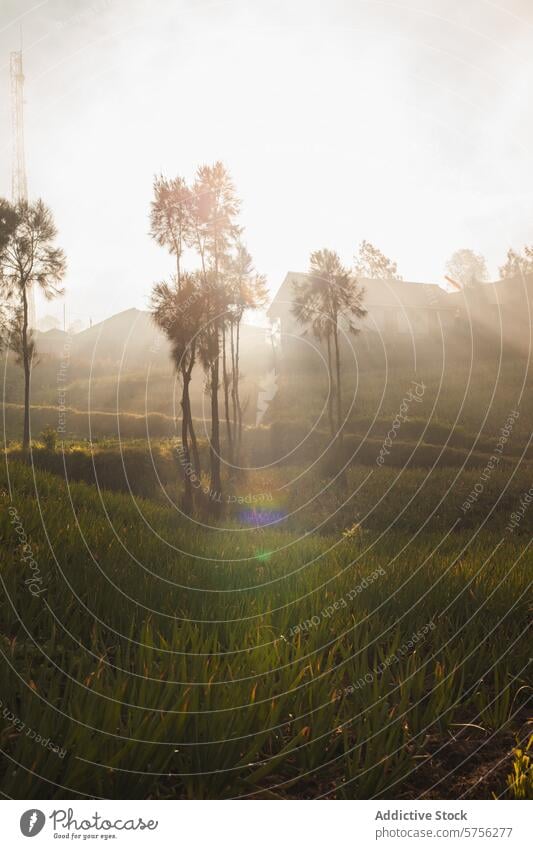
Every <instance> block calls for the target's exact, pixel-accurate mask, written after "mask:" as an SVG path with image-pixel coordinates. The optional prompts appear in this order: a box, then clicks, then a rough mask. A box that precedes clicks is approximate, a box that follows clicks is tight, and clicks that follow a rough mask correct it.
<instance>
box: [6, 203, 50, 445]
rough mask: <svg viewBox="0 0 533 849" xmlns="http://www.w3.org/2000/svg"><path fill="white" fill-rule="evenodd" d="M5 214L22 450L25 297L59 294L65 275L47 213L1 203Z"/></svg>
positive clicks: (27, 384)
mask: <svg viewBox="0 0 533 849" xmlns="http://www.w3.org/2000/svg"><path fill="white" fill-rule="evenodd" d="M3 208H4V216H5V215H6V214H7V215H8V217H10V218H11V221H14V219H15V218H16V226H14V227H13V228H12V230H11V232H10V233H9V234H8V235H7V238H6V237H4V239H3V242H4V244H3V246H2V247H1V249H0V282H1V284H2V287H3V289H4V292H5V294H6V296H7V298H8V299H9V300H10V301H11V302H12V304H13V307H14V309H13V319H12V323H11V334H10V344H11V346H12V347H13V348H14V350H15V352H16V354H17V356H18V359H19V362H20V363H21V365H22V367H23V369H24V429H23V436H22V446H23V449H24V450H27V449H28V448H29V444H30V395H31V367H32V359H33V356H34V353H35V343H34V339H33V333H32V328H30V326H29V305H28V297H29V292H30V289H31V288H32V287H37V288H38V289H39V290H40V291H41V292H42V294H43V295H44V297H45V298H46V299H47V300H52V299H53V298H55V297H57V296H58V295H61V294H63V289H62V287H61V283H62V280H63V278H64V276H65V273H66V259H65V254H64V253H63V251H62V250H61V248H58V247H56V246H55V245H54V244H53V242H54V241H55V239H56V237H57V229H56V226H55V224H54V219H53V216H52V213H51V211H50V210H49V209H48V207H47V206H45V204H44V203H43V201H42V200H38V201H36V202H35V203H27V202H25V201H24V202H21V203H19V204H16V205H15V206H14V207H12V209H11V211H10V210H9V208H8V207H7V206H6V202H5V201H4V203H3Z"/></svg>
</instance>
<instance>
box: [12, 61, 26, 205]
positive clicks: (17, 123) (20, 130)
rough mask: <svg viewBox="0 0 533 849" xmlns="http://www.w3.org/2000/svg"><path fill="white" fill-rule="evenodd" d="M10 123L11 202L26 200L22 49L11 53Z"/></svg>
mask: <svg viewBox="0 0 533 849" xmlns="http://www.w3.org/2000/svg"><path fill="white" fill-rule="evenodd" d="M10 69H11V125H12V128H13V173H12V177H11V198H12V200H13V203H21V202H23V201H27V200H28V180H27V177H26V157H25V155H24V72H23V70H22V50H17V51H16V52H14V53H12V54H11V61H10Z"/></svg>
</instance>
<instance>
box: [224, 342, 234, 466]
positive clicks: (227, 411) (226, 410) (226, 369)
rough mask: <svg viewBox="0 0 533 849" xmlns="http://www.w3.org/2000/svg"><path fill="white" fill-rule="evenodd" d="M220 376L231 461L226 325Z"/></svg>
mask: <svg viewBox="0 0 533 849" xmlns="http://www.w3.org/2000/svg"><path fill="white" fill-rule="evenodd" d="M222 376H223V381H224V414H225V417H226V432H227V434H228V454H229V459H230V463H233V435H232V432H231V421H230V410H229V376H228V364H227V361H226V327H225V325H224V326H223V327H222Z"/></svg>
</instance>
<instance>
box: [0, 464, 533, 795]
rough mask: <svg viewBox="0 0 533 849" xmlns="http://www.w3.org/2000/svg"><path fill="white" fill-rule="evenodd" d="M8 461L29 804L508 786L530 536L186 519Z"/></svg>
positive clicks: (13, 787) (13, 640) (18, 790)
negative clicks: (208, 523) (313, 528)
mask: <svg viewBox="0 0 533 849" xmlns="http://www.w3.org/2000/svg"><path fill="white" fill-rule="evenodd" d="M7 468H8V472H9V475H8V476H7V475H6V472H5V470H4V472H3V474H2V480H1V483H0V485H1V486H2V510H1V513H0V515H1V535H2V543H3V545H2V571H1V576H2V584H3V590H4V593H3V596H2V616H1V622H2V635H1V641H2V652H3V655H4V659H5V661H6V663H4V664H3V665H2V676H3V681H2V691H3V693H6V694H9V695H8V696H7V697H6V700H5V703H4V704H3V705H2V711H3V713H2V716H3V720H2V726H1V735H2V747H3V749H4V751H5V753H6V755H7V758H6V759H5V761H4V773H3V775H2V782H1V783H2V790H3V792H4V793H6V794H7V795H12V796H15V797H17V798H21V797H24V798H40V797H70V796H84V795H89V796H105V797H114V798H119V797H123V798H141V797H145V796H152V797H158V798H159V797H161V798H175V797H187V798H203V797H211V798H219V797H228V796H246V797H248V796H260V797H265V796H266V797H281V798H292V797H298V798H301V797H310V796H313V797H314V796H317V795H323V794H324V795H328V796H334V797H337V798H353V797H363V798H369V797H372V796H383V797H387V798H403V797H410V796H418V795H420V794H421V793H423V792H425V793H427V795H428V796H437V797H441V798H442V797H445V796H447V795H449V796H451V797H454V796H455V797H456V796H457V795H459V793H461V792H466V793H468V792H471V793H472V794H473V795H478V796H485V795H490V793H491V792H496V793H501V792H503V791H505V788H506V781H505V776H506V775H507V773H508V772H510V768H511V765H510V761H511V758H512V756H511V749H512V746H513V743H514V740H515V734H516V733H519V732H520V731H521V729H522V728H523V723H524V720H525V716H526V715H525V714H524V711H523V706H524V703H525V701H526V699H527V690H526V689H525V688H524V684H525V682H526V679H527V666H528V660H529V656H530V644H529V640H528V637H527V626H528V606H527V589H528V586H529V583H530V573H531V553H530V549H529V548H528V547H527V546H525V545H524V538H523V537H521V536H520V535H518V534H507V535H502V533H501V532H494V531H492V530H490V528H489V529H487V527H485V528H484V533H483V534H476V533H472V532H471V531H465V530H461V528H460V527H458V528H456V529H455V530H454V532H453V533H448V534H442V533H439V534H434V533H425V534H424V535H423V536H420V535H417V534H410V533H408V532H407V531H406V530H405V529H404V530H399V529H397V528H396V527H394V525H393V524H391V526H390V527H389V528H388V532H387V533H386V535H382V534H380V533H379V532H378V531H377V530H374V529H372V527H369V528H368V529H366V531H364V532H360V530H359V529H358V528H354V529H352V531H351V532H349V533H344V534H343V533H341V532H335V533H333V532H332V533H330V534H329V535H328V534H325V533H323V534H314V535H313V536H308V535H307V536H306V535H305V534H302V533H296V534H295V533H287V532H285V531H284V530H276V528H275V527H270V528H261V527H259V528H257V527H254V528H249V527H247V526H246V523H243V522H241V523H239V522H238V521H237V519H235V518H234V519H231V518H230V519H229V520H228V530H227V531H224V530H221V529H220V528H217V529H209V528H206V527H203V526H202V525H201V524H194V523H191V522H188V524H187V526H185V525H184V523H183V521H182V520H181V518H180V516H179V514H178V513H177V511H176V510H173V509H171V508H170V507H165V506H162V505H161V504H156V503H154V502H153V501H149V500H143V499H140V498H137V499H135V500H133V499H132V498H131V497H130V496H126V495H123V494H120V493H110V492H109V491H107V490H101V491H97V490H96V489H95V488H94V487H91V486H88V485H87V484H84V483H72V482H70V483H69V485H68V486H67V484H66V483H65V482H64V481H62V480H61V479H60V478H59V476H57V475H51V474H48V473H44V472H41V471H39V470H34V469H32V468H31V467H28V466H25V465H24V464H21V463H17V462H13V460H11V461H10V462H9V464H8V467H7ZM381 471H382V472H383V474H384V475H389V474H392V471H391V470H381ZM384 482H385V479H384V478H382V479H381V483H382V484H383V483H384ZM436 486H437V485H436ZM328 510H329V512H331V507H328ZM381 515H382V516H383V514H381ZM382 521H386V519H385V520H383V519H382ZM363 527H364V523H363ZM239 528H241V530H238V529H239ZM21 534H23V535H24V536H22V535H21ZM25 546H26V547H25ZM28 546H29V548H28ZM29 732H31V733H29ZM37 734H38V735H39V741H37V740H36V735H37ZM43 741H44V742H43ZM452 771H453V773H452Z"/></svg>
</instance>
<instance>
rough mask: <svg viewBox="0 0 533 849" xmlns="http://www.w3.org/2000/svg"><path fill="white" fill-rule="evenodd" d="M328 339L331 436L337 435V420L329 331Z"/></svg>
mask: <svg viewBox="0 0 533 849" xmlns="http://www.w3.org/2000/svg"><path fill="white" fill-rule="evenodd" d="M326 341H327V350H328V375H329V393H328V416H329V429H330V433H331V438H332V439H333V437H334V436H335V422H334V421H333V400H334V398H335V380H334V378H333V368H332V359H331V338H330V335H329V333H328V335H327V336H326Z"/></svg>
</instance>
